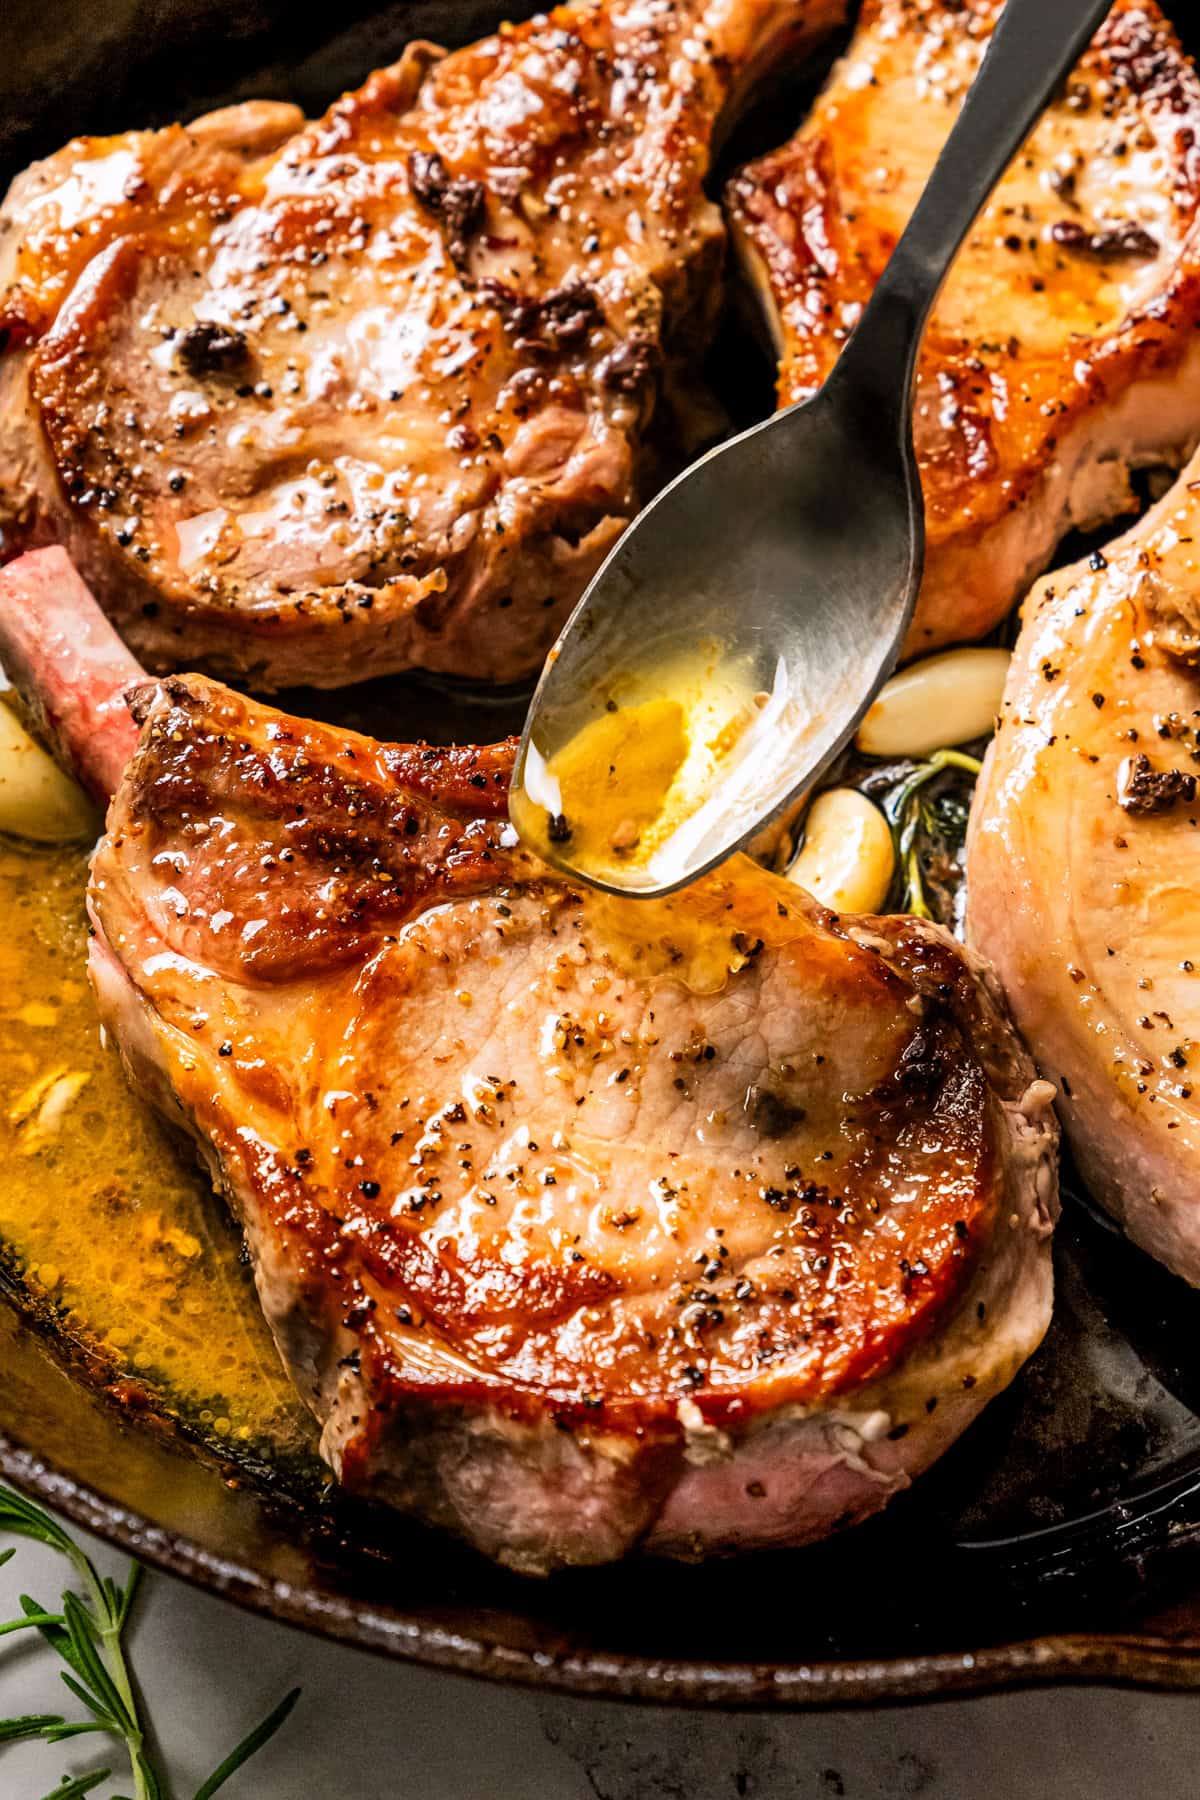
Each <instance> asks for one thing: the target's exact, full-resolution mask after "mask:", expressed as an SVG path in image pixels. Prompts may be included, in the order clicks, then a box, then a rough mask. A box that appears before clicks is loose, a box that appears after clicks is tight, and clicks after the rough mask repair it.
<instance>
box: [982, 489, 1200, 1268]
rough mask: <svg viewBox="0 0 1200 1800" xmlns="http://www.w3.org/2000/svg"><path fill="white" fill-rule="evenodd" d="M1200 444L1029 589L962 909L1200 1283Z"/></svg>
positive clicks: (1092, 1153)
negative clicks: (1102, 540) (1110, 531)
mask: <svg viewBox="0 0 1200 1800" xmlns="http://www.w3.org/2000/svg"><path fill="white" fill-rule="evenodd" d="M1198 546H1200V456H1198V457H1197V458H1195V459H1194V460H1193V462H1192V463H1191V465H1190V466H1189V468H1188V469H1187V470H1185V472H1184V474H1183V475H1182V476H1181V477H1180V479H1179V481H1178V483H1177V484H1176V486H1175V487H1174V488H1172V489H1171V491H1170V492H1169V493H1168V494H1167V495H1166V497H1165V498H1164V499H1163V500H1161V501H1160V502H1159V504H1158V505H1157V506H1156V507H1154V508H1153V510H1152V511H1151V512H1149V513H1147V515H1146V516H1145V518H1144V519H1142V520H1141V521H1140V522H1139V523H1138V524H1137V525H1136V526H1135V527H1134V528H1133V530H1132V531H1130V532H1128V533H1127V534H1126V535H1125V536H1124V537H1122V538H1120V539H1118V540H1117V542H1116V543H1114V544H1113V545H1111V546H1110V547H1109V548H1108V549H1107V550H1106V551H1105V553H1104V554H1103V555H1099V554H1096V555H1093V556H1092V557H1090V558H1089V559H1087V560H1085V561H1084V562H1081V563H1078V564H1076V565H1075V566H1074V567H1073V568H1068V569H1062V570H1058V571H1056V572H1055V573H1054V574H1052V575H1048V576H1047V577H1046V578H1045V580H1044V581H1041V582H1039V584H1038V585H1037V586H1036V587H1035V588H1034V590H1033V592H1032V594H1031V595H1030V597H1029V599H1028V600H1027V601H1026V603H1025V613H1024V619H1025V622H1024V624H1023V626H1022V628H1021V635H1020V638H1019V640H1018V642H1017V648H1016V652H1015V654H1014V656H1013V660H1012V665H1011V668H1010V672H1009V680H1008V688H1007V691H1006V693H1005V697H1004V706H1003V711H1002V715H1001V725H1000V730H999V732H998V734H997V736H996V739H995V742H994V744H993V745H992V747H991V749H990V750H989V752H988V756H987V760H986V763H985V765H984V771H983V775H982V777H981V780H980V783H979V787H978V789H977V792H976V795H975V803H974V809H973V812H972V819H971V835H970V843H969V855H968V870H967V880H968V901H967V922H968V928H969V932H970V936H971V938H972V940H973V942H974V943H975V945H976V946H977V947H978V948H979V949H980V950H981V951H982V952H983V953H984V954H985V955H986V956H988V957H989V958H990V959H991V960H992V961H993V962H994V963H995V965H996V968H997V970H998V972H999V975H1000V978H1001V980H1002V982H1003V983H1004V986H1005V989H1006V991H1007V993H1008V997H1009V1000H1010V1002H1011V1004H1012V1007H1013V1010H1014V1012H1015V1013H1016V1016H1017V1020H1018V1022H1019V1024H1020V1025H1021V1027H1022V1029H1023V1031H1024V1033H1025V1036H1026V1038H1027V1040H1028V1042H1029V1044H1030V1046H1031V1048H1032V1050H1033V1052H1034V1054H1035V1056H1036V1057H1037V1058H1038V1060H1039V1062H1040V1064H1041V1067H1042V1069H1043V1071H1044V1073H1045V1074H1046V1075H1047V1076H1048V1077H1049V1078H1050V1079H1051V1080H1052V1081H1055V1082H1057V1083H1058V1085H1059V1110H1060V1112H1061V1114H1062V1120H1063V1124H1064V1126H1065V1128H1066V1131H1067V1134H1068V1136H1069V1138H1070V1141H1071V1144H1072V1147H1073V1149H1074V1151H1075V1155H1076V1158H1077V1160H1078V1162H1079V1166H1080V1169H1081V1171H1082V1173H1083V1175H1084V1177H1085V1179H1086V1181H1087V1183H1088V1186H1089V1188H1090V1189H1091V1191H1092V1193H1093V1194H1095V1196H1096V1197H1097V1199H1099V1200H1100V1201H1102V1202H1103V1204H1104V1205H1105V1206H1107V1207H1108V1208H1109V1210H1110V1211H1111V1212H1112V1213H1114V1214H1115V1216H1116V1217H1117V1218H1118V1219H1119V1220H1120V1221H1121V1223H1122V1224H1123V1225H1124V1227H1125V1229H1126V1230H1127V1231H1128V1233H1129V1235H1130V1236H1131V1237H1132V1238H1133V1239H1134V1240H1135V1241H1136V1242H1137V1243H1139V1244H1141V1245H1142V1246H1143V1248H1144V1249H1146V1250H1149V1251H1150V1252H1151V1253H1152V1254H1153V1255H1154V1256H1157V1257H1159V1258H1160V1259H1161V1260H1162V1261H1163V1262H1165V1263H1166V1264H1167V1265H1168V1267H1170V1268H1172V1269H1174V1270H1175V1271H1176V1273H1177V1274H1179V1275H1182V1276H1184V1277H1185V1279H1186V1280H1188V1281H1190V1282H1192V1283H1193V1284H1194V1285H1197V1286H1200V798H1198V796H1197V785H1196V784H1197V777H1198V776H1200V735H1198V731H1197V728H1198V726H1200V679H1198V677H1197V665H1198V663H1200V550H1198Z"/></svg>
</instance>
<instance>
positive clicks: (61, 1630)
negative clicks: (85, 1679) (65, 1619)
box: [18, 1594, 83, 1675]
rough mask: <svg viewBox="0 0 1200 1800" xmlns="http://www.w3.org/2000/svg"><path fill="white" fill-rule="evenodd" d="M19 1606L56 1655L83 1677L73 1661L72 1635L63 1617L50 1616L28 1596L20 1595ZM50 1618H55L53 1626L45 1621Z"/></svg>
mask: <svg viewBox="0 0 1200 1800" xmlns="http://www.w3.org/2000/svg"><path fill="white" fill-rule="evenodd" d="M18 1604H19V1606H20V1608H21V1611H22V1612H23V1613H24V1614H25V1617H26V1618H27V1619H28V1620H29V1622H30V1624H35V1625H37V1630H38V1635H39V1637H43V1638H45V1640H46V1642H47V1643H48V1644H49V1646H50V1648H51V1649H52V1650H53V1651H54V1653H55V1655H56V1656H61V1657H62V1660H63V1661H64V1662H65V1663H67V1664H68V1666H69V1667H70V1668H72V1669H75V1673H76V1674H77V1675H82V1674H83V1670H82V1669H80V1668H76V1665H75V1663H74V1662H73V1661H72V1658H73V1657H74V1655H75V1652H74V1650H73V1649H72V1648H71V1637H70V1633H69V1632H68V1631H67V1629H66V1627H65V1625H64V1624H63V1623H62V1615H61V1614H57V1613H56V1614H49V1613H48V1612H47V1609H46V1608H45V1607H44V1606H39V1605H38V1603H37V1601H36V1600H31V1599H30V1597H29V1595H28V1594H20V1595H18ZM48 1617H53V1618H54V1619H55V1621H56V1622H55V1623H54V1624H53V1625H47V1624H46V1623H45V1621H46V1619H47V1618H48ZM39 1621H40V1622H39Z"/></svg>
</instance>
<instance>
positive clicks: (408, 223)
mask: <svg viewBox="0 0 1200 1800" xmlns="http://www.w3.org/2000/svg"><path fill="white" fill-rule="evenodd" d="M842 11H843V0H707V3H705V0H671V3H669V4H665V5H656V6H654V7H646V6H644V5H642V4H641V3H640V0H618V3H617V4H614V5H609V6H604V7H601V6H599V5H596V4H593V3H590V0H581V3H580V4H576V5H571V6H562V7H559V8H557V9H555V10H554V11H553V12H552V13H550V14H549V15H543V16H539V17H538V18H536V19H534V20H531V21H529V22H528V23H527V24H524V25H520V26H516V27H509V26H506V27H504V28H503V29H502V30H501V32H500V33H499V34H498V35H497V36H495V37H493V38H489V39H487V40H485V41H484V42H482V43H480V44H477V45H474V46H472V47H471V48H469V49H465V50H462V51H459V52H457V53H455V54H453V55H450V56H448V57H445V58H444V59H443V58H441V55H440V53H439V52H437V51H435V50H433V49H431V47H429V46H420V45H418V46H415V47H414V48H413V49H412V50H410V51H409V53H408V54H407V55H406V56H405V57H404V58H403V59H402V60H401V61H400V62H399V63H398V64H396V65H395V66H394V67H392V68H389V69H384V70H381V71H379V72H378V73H377V74H375V75H373V76H372V77H371V78H370V80H368V81H367V82H366V84H365V85H364V86H363V87H362V88H361V89H359V90H358V91H357V92H356V93H352V94H348V95H346V96H345V97H344V98H342V99H341V100H339V101H338V102H337V103H336V105H334V106H333V107H332V108H331V109H330V111H329V112H328V113H327V114H326V115H325V117H324V118H322V119H319V120H317V121H314V122H311V123H306V122H305V121H304V120H303V119H302V118H301V117H300V115H299V114H298V113H297V112H296V110H295V109H294V108H288V107H283V106H279V105H275V104H258V103H252V104H248V105H244V106H238V107H233V108H230V109H227V110H226V111H224V112H222V113H217V114H214V115H211V116H210V117H208V118H205V119H201V120H199V121H197V122H196V123H195V124H193V125H191V126H187V127H181V126H174V127H171V128H169V129H168V130H166V131H162V132H153V133H145V132H143V133H131V134H128V135H126V136H123V137H117V138H108V139H83V140H78V141H76V142H75V143H73V144H71V145H69V146H68V147H67V148H66V149H65V150H64V151H62V152H61V153H59V155H58V156H56V157H52V158H50V159H49V160H48V161H47V162H45V163H41V164H38V165H36V166H35V167H34V168H33V169H31V170H30V171H28V172H27V174H26V175H24V176H22V177H21V178H20V179H19V180H18V182H17V183H16V184H15V185H14V187H13V189H12V191H11V193H10V195H9V197H8V200H7V202H6V207H5V215H6V222H7V236H6V241H5V243H4V246H3V250H2V253H0V255H2V262H0V291H2V298H0V333H2V334H3V335H4V338H5V339H6V340H7V342H8V344H9V350H8V354H7V356H6V357H5V358H4V359H3V361H2V362H0V459H2V461H3V465H4V469H3V482H4V486H5V488H6V490H7V491H6V494H5V498H4V501H3V505H2V507H0V519H3V521H4V522H5V530H6V535H7V537H8V539H9V540H10V543H11V546H12V547H14V548H19V547H21V546H22V545H25V544H31V543H37V542H45V541H47V540H48V539H57V540H58V541H61V542H62V543H64V544H65V545H66V547H67V548H68V550H69V551H70V552H71V555H72V557H73V559H74V560H75V562H76V563H77V565H78V566H79V568H80V570H81V572H82V573H83V575H84V576H85V578H86V579H87V580H88V582H89V584H90V585H91V587H92V588H93V590H94V591H95V593H96V594H97V596H98V598H99V599H100V600H101V602H102V604H103V605H104V606H105V607H106V608H107V610H108V611H109V613H110V614H111V616H112V617H113V618H114V619H115V620H116V621H117V623H118V624H119V626H120V628H121V630H122V632H123V633H124V635H125V636H126V637H127V639H128V641H129V642H130V643H131V644H132V645H133V646H134V648H135V649H136V650H137V652H138V654H139V655H140V656H141V657H142V659H143V660H144V661H146V662H148V663H149V664H150V665H152V666H153V667H155V668H160V669H169V668H175V667H178V666H179V665H180V663H181V662H182V663H185V664H189V665H194V664H196V663H197V662H203V663H205V664H206V665H207V666H209V667H210V668H212V669H214V670H216V671H218V672H221V673H233V674H236V675H238V676H239V677H241V678H243V679H245V680H247V681H248V682H250V683H251V684H253V685H258V686H261V687H271V686H280V685H284V684H286V683H289V682H299V681H303V682H307V683H312V684H316V685H319V686H335V685H338V684H340V683H343V682H347V681H350V680H354V679H358V678H361V677H362V676H365V675H368V674H381V673H385V672H387V671H390V670H395V669H403V668H408V667H413V666H416V667H422V668H427V669H436V670H441V671H444V672H450V673H453V674H455V675H460V676H474V677H479V678H487V679H491V680H510V679H514V678H516V677H518V676H521V675H525V674H527V673H528V672H529V671H530V670H531V669H533V668H534V667H536V665H537V663H538V662H539V660H540V659H541V657H542V655H543V654H544V652H545V650H546V649H547V647H548V645H549V644H550V642H551V641H552V639H553V637H554V636H555V634H556V632H557V630H558V627H559V625H560V624H561V623H562V620H563V618H564V616H565V614H566V612H567V610H568V609H569V608H570V606H571V605H572V604H573V603H574V601H575V600H576V599H577V598H578V596H579V594H580V592H581V591H582V589H583V587H584V585H585V583H586V581H587V580H588V578H589V577H590V575H591V574H592V573H593V571H594V570H595V568H596V567H597V565H598V563H599V561H600V560H601V558H602V557H603V555H604V553H605V552H606V550H607V549H608V548H609V547H610V546H611V545H612V543H613V542H614V540H615V538H616V537H617V536H618V535H619V533H620V531H621V529H622V528H623V526H624V525H625V524H626V523H627V521H628V520H629V518H630V517H631V516H632V514H633V512H634V511H635V510H636V507H637V505H638V504H639V495H640V494H641V493H642V491H643V488H644V485H645V476H646V458H647V455H648V454H649V452H648V450H647V440H646V428H647V426H648V424H649V422H650V420H651V416H652V414H653V413H654V412H655V409H656V406H657V404H658V402H659V399H660V397H661V394H662V392H663V387H664V381H668V380H669V376H670V369H671V366H672V364H673V363H674V362H676V361H678V360H680V359H682V360H683V361H684V362H685V363H686V362H690V361H691V360H692V359H693V358H694V357H695V355H696V354H697V353H698V352H699V350H700V349H701V348H702V347H703V345H704V344H705V342H706V340H707V338H708V335H709V332H710V328H711V325H712V322H713V319H714V317H715V313H716V308H717V305H718V299H719V287H720V284H719V279H718V277H719V272H720V265H721V259H722V252H723V231H722V227H721V222H720V217H719V214H718V212H717V210H716V208H715V207H714V206H713V205H712V204H711V202H709V201H708V200H707V199H706V197H705V195H704V193H703V189H702V186H701V182H702V179H703V176H704V173H705V170H706V167H707V162H708V154H709V144H710V139H711V135H712V131H713V127H714V125H715V123H716V121H717V119H718V116H719V115H720V113H721V112H722V110H723V108H724V106H725V104H726V102H727V101H728V100H729V98H730V96H731V94H732V93H733V92H734V91H735V90H736V89H738V88H739V86H740V85H741V84H742V83H743V82H744V81H745V79H746V78H747V77H748V75H749V74H750V73H751V71H752V70H753V68H754V67H755V66H756V64H757V63H758V62H759V61H760V60H761V58H762V57H763V56H765V55H767V54H769V53H770V52H772V51H773V50H775V49H777V48H778V47H779V45H780V43H781V41H782V40H788V41H789V42H798V41H799V42H803V41H807V40H811V39H812V38H814V37H815V36H817V35H818V34H820V33H821V32H823V31H824V30H826V29H828V28H829V27H830V26H832V25H834V24H836V23H837V22H838V20H839V19H840V17H841V14H842ZM6 277H7V281H6Z"/></svg>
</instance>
